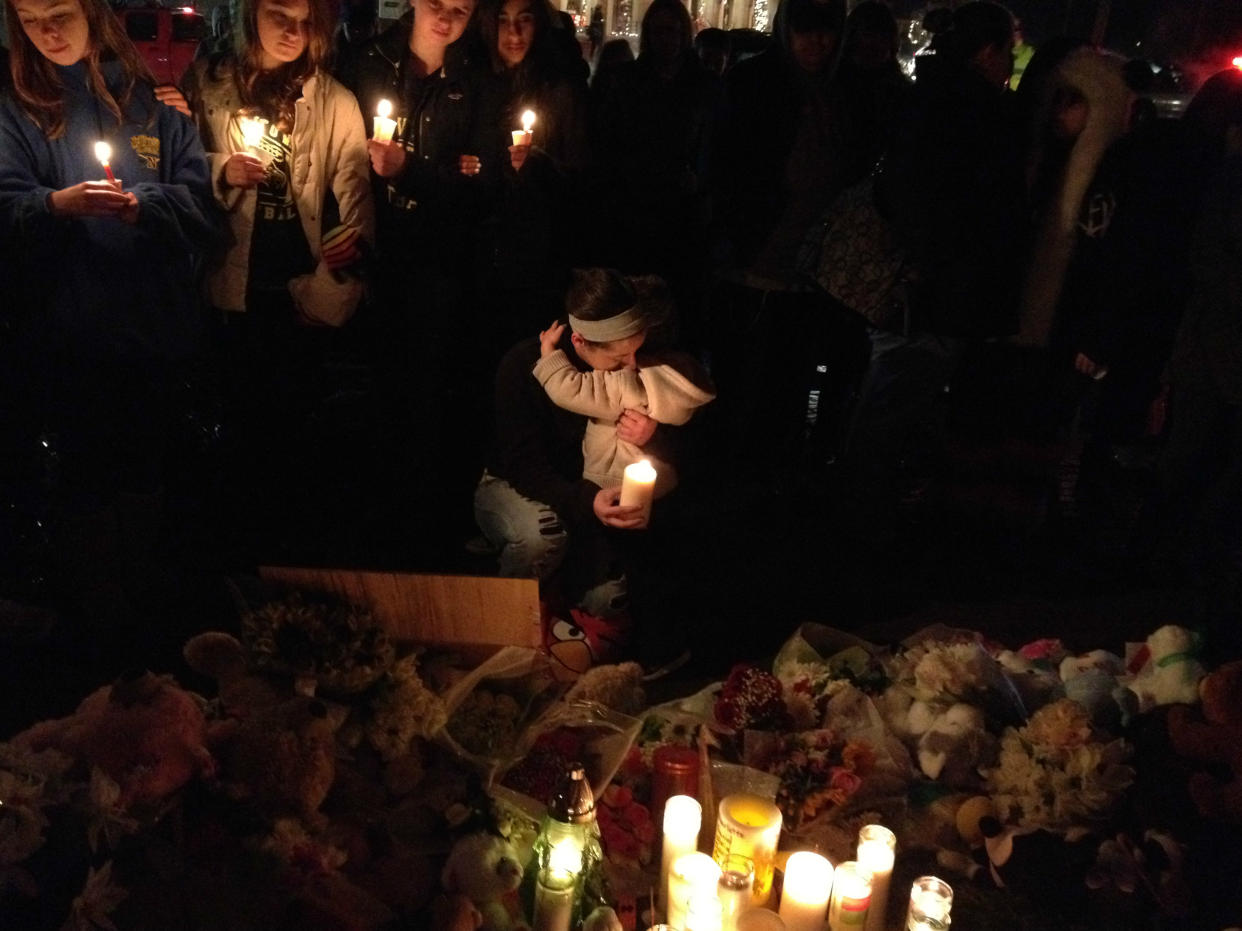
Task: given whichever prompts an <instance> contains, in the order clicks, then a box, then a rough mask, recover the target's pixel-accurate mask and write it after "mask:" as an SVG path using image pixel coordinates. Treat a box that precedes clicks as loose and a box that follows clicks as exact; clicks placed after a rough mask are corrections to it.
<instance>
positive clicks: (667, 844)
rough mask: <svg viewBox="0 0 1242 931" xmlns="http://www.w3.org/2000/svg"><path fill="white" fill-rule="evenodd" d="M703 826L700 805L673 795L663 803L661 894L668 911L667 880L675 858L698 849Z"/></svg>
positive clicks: (696, 801)
mask: <svg viewBox="0 0 1242 931" xmlns="http://www.w3.org/2000/svg"><path fill="white" fill-rule="evenodd" d="M702 825H703V806H702V805H700V804H699V802H698V799H695V798H691V797H690V796H689V795H674V796H672V797H670V798H669V800H668V801H667V802H665V803H664V848H663V853H662V854H661V857H660V876H661V877H662V879H661V882H660V889H661V893H662V895H663V897H664V906H665V908H666V909H667V908H668V903H669V901H670V898H669V877H670V875H671V874H672V872H673V864H674V863H675V862H676V861H677V858H678V857H681V856H684V855H685V854H688V853H693V852H694V851H696V850H697V849H698V847H699V828H701V827H702Z"/></svg>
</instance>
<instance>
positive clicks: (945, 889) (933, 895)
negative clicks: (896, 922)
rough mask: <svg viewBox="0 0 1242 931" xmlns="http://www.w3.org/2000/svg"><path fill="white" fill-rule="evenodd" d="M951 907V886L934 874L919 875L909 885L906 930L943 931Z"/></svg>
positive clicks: (947, 923)
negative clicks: (908, 908)
mask: <svg viewBox="0 0 1242 931" xmlns="http://www.w3.org/2000/svg"><path fill="white" fill-rule="evenodd" d="M952 907H953V888H952V887H951V886H950V885H949V884H948V883H947V882H945V881H944V880H943V879H939V878H937V877H935V876H920V877H919V878H918V879H916V880H915V881H914V884H913V885H912V886H911V887H910V910H909V911H908V912H907V913H906V929H907V931H945V929H946V928H948V927H949V922H950V918H949V910H950V909H951V908H952Z"/></svg>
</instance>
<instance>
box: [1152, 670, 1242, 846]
mask: <svg viewBox="0 0 1242 931" xmlns="http://www.w3.org/2000/svg"><path fill="white" fill-rule="evenodd" d="M1199 698H1200V701H1201V705H1200V708H1201V712H1202V714H1201V716H1200V715H1196V714H1195V713H1194V712H1193V711H1192V710H1191V708H1190V707H1189V706H1187V705H1177V706H1175V707H1173V708H1172V709H1171V710H1170V712H1169V720H1168V724H1169V739H1170V740H1171V742H1172V744H1173V748H1174V749H1175V750H1176V751H1177V752H1178V753H1179V754H1181V755H1182V756H1184V757H1186V758H1187V759H1190V760H1195V761H1197V762H1200V763H1224V764H1225V765H1226V766H1227V767H1228V769H1229V773H1230V778H1229V779H1228V781H1222V780H1221V779H1218V778H1217V777H1216V776H1213V775H1212V774H1210V773H1206V772H1199V773H1195V774H1194V775H1193V776H1191V777H1190V783H1189V786H1188V788H1189V790H1190V797H1191V799H1192V800H1193V801H1194V803H1195V806H1196V807H1197V808H1198V809H1199V811H1200V813H1202V814H1204V815H1206V816H1208V817H1213V818H1226V819H1228V820H1230V821H1238V822H1242V660H1234V661H1233V662H1230V663H1226V664H1225V665H1223V666H1221V667H1220V668H1218V669H1215V670H1213V671H1212V672H1210V673H1208V674H1207V676H1206V677H1204V679H1203V680H1202V681H1201V682H1200V683H1199Z"/></svg>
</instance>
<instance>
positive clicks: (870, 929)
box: [858, 824, 897, 931]
mask: <svg viewBox="0 0 1242 931" xmlns="http://www.w3.org/2000/svg"><path fill="white" fill-rule="evenodd" d="M896 849H897V835H895V834H894V833H893V832H892V831H890V830H889V829H888V828H886V827H884V825H882V824H868V825H864V826H863V828H862V830H860V831H859V832H858V864H859V866H861V867H862V868H863V869H865V870H869V871H870V872H871V907H870V908H869V909H867V929H866V931H884V922H885V918H886V916H887V914H888V884H889V880H891V879H892V878H893V859H894V853H895V851H896Z"/></svg>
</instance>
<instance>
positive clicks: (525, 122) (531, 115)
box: [522, 110, 535, 133]
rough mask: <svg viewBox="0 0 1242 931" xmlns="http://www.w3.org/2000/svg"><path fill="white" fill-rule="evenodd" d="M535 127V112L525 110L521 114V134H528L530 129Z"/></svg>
mask: <svg viewBox="0 0 1242 931" xmlns="http://www.w3.org/2000/svg"><path fill="white" fill-rule="evenodd" d="M534 125H535V111H534V110H527V111H526V112H525V113H523V114H522V132H527V133H528V132H530V128H531V127H532V126H534Z"/></svg>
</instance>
